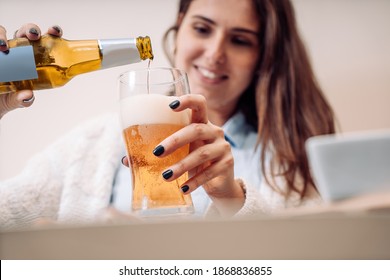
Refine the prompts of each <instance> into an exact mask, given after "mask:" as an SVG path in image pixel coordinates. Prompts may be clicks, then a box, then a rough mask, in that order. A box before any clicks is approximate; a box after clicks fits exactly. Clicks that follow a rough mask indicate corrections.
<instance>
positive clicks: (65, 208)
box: [0, 114, 320, 229]
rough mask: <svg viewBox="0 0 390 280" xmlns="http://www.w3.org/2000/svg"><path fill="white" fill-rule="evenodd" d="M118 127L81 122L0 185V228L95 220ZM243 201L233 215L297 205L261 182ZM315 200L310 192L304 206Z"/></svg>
mask: <svg viewBox="0 0 390 280" xmlns="http://www.w3.org/2000/svg"><path fill="white" fill-rule="evenodd" d="M119 124H120V122H119V118H118V116H117V115H116V114H110V115H104V116H101V117H99V118H96V119H93V120H91V121H88V122H85V123H83V124H81V125H80V126H78V127H77V128H75V129H74V130H72V131H71V132H69V133H68V134H67V135H65V136H64V137H62V138H60V139H59V140H58V141H56V142H55V143H53V144H52V145H50V146H49V147H47V148H46V149H45V150H44V151H43V152H41V153H39V154H37V155H36V156H34V157H33V158H32V159H31V160H30V161H29V162H28V164H27V166H26V167H25V169H24V171H23V172H22V173H21V174H20V175H18V176H16V177H14V178H11V179H9V180H6V181H4V182H0V228H1V229H8V228H20V227H28V226H31V225H33V224H34V223H35V222H36V221H38V220H40V219H42V218H44V219H50V220H54V221H57V222H60V223H66V222H70V223H86V222H95V221H98V220H101V219H102V217H104V216H105V215H104V213H105V211H106V209H107V207H108V206H109V201H110V196H111V192H112V186H113V181H114V179H115V175H116V172H117V169H118V165H119V164H121V163H120V161H121V158H122V157H123V154H122V150H123V148H122V147H123V141H122V136H121V130H120V125H119ZM243 179H244V181H245V178H243ZM246 196H247V197H246V202H245V205H244V206H243V208H242V209H241V210H240V212H239V213H237V216H242V215H248V214H253V213H259V212H262V213H264V212H266V213H272V212H273V211H275V210H278V209H281V208H286V207H291V206H296V205H297V204H298V203H299V199H298V197H291V198H290V199H289V200H287V201H286V200H285V199H284V197H283V196H282V195H280V194H278V193H276V192H274V191H273V190H272V189H271V188H270V187H269V186H267V185H266V184H265V183H262V184H261V186H247V195H246ZM319 201H320V199H319V197H318V195H317V194H316V193H315V192H314V191H312V192H311V194H310V195H309V198H308V199H307V200H306V202H305V204H312V203H318V202H319ZM210 212H212V210H210Z"/></svg>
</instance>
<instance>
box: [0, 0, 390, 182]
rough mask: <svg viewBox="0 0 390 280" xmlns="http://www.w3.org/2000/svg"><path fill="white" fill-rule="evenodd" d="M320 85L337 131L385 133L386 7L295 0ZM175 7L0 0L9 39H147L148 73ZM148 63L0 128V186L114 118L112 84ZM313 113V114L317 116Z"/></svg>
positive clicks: (65, 91) (377, 0)
mask: <svg viewBox="0 0 390 280" xmlns="http://www.w3.org/2000/svg"><path fill="white" fill-rule="evenodd" d="M292 2H293V4H294V7H295V11H296V16H297V20H298V25H299V28H300V31H301V34H302V37H303V39H304V41H305V43H306V46H307V49H308V52H309V55H310V58H311V60H312V63H313V66H314V72H315V74H316V76H317V78H318V81H319V84H320V85H321V87H322V88H323V90H324V92H325V94H326V96H327V98H328V99H329V101H330V103H331V105H332V106H333V108H334V110H335V112H336V115H337V118H338V120H339V124H340V128H339V130H340V131H343V132H350V131H362V130H381V129H390V108H389V107H390V79H389V75H390V53H389V50H390V29H389V26H390V17H389V14H390V1H388V0H292ZM177 3H178V1H177V0H163V1H161V0H138V1H135V0H111V1H95V0H67V1H59V0H13V1H5V0H0V24H1V25H3V26H4V27H6V28H7V30H8V36H9V38H11V37H12V35H13V33H14V31H15V30H17V29H18V28H19V27H20V26H21V25H22V24H24V23H27V22H34V23H36V24H38V25H39V26H40V27H41V29H42V32H46V30H47V28H48V27H50V26H52V25H55V24H57V25H59V26H61V27H62V28H63V30H64V36H63V37H64V38H66V39H69V40H78V39H80V40H82V39H109V38H125V37H136V36H146V35H148V36H150V37H151V39H152V46H153V51H154V55H155V59H154V61H153V62H152V65H151V66H152V67H156V66H167V65H168V61H167V59H166V57H165V56H164V54H163V52H162V47H161V40H162V35H163V33H164V32H165V30H166V29H167V28H168V27H169V26H170V25H171V24H172V23H173V22H174V19H175V15H176V11H177V10H176V9H177ZM146 66H147V62H141V63H138V64H133V65H127V66H121V67H117V68H112V69H106V70H103V71H97V72H93V73H88V74H84V75H81V76H78V77H76V78H74V79H73V80H72V81H71V82H69V83H68V84H67V85H65V86H64V87H61V88H58V89H52V90H44V91H37V92H35V96H36V100H35V102H34V105H33V106H32V107H30V108H28V109H21V110H16V111H14V112H11V113H9V114H7V115H6V116H4V117H3V119H1V121H0V180H4V179H7V178H9V177H12V176H14V175H16V174H18V173H19V172H20V171H21V170H22V168H23V167H24V165H25V164H26V162H27V160H28V159H29V158H30V157H31V156H32V155H34V154H35V153H37V152H39V151H40V150H42V149H44V148H45V147H46V146H47V145H48V144H50V143H52V142H53V141H55V140H56V139H57V138H59V137H61V135H63V134H64V133H66V132H67V131H69V130H70V129H71V128H73V127H75V126H76V125H77V124H79V123H80V122H82V121H85V120H87V119H90V118H93V117H94V116H98V115H101V114H104V113H107V112H115V111H117V110H118V93H117V77H118V76H119V74H120V73H121V72H124V71H126V70H128V69H132V68H140V67H146ZM315 109H316V108H313V110H315Z"/></svg>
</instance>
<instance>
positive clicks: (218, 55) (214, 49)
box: [206, 35, 226, 65]
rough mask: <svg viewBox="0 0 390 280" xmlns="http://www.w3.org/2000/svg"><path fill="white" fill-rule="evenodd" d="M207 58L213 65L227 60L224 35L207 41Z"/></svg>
mask: <svg viewBox="0 0 390 280" xmlns="http://www.w3.org/2000/svg"><path fill="white" fill-rule="evenodd" d="M206 47H207V59H208V61H209V63H210V64H211V65H214V64H217V65H219V64H223V63H225V62H226V49H225V40H224V38H223V36H221V35H218V36H214V37H213V38H211V40H209V42H207V46H206Z"/></svg>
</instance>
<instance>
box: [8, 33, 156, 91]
mask: <svg viewBox="0 0 390 280" xmlns="http://www.w3.org/2000/svg"><path fill="white" fill-rule="evenodd" d="M8 45H9V47H10V48H9V52H8V54H7V53H2V52H0V94H4V93H9V92H15V91H19V90H23V89H31V90H41V89H50V88H55V87H60V86H63V85H65V84H66V83H67V82H69V81H70V80H71V79H72V78H73V77H75V76H77V75H80V74H83V73H88V72H92V71H96V70H100V69H105V68H110V67H115V66H120V65H125V64H131V63H136V62H140V61H141V60H145V59H151V60H152V59H153V52H152V47H151V42H150V38H149V37H148V36H146V37H137V38H127V39H103V40H73V41H71V40H66V39H63V38H60V37H56V36H52V35H49V34H47V35H43V36H42V37H41V38H40V39H39V40H38V41H29V40H28V39H26V38H16V39H12V40H9V41H8Z"/></svg>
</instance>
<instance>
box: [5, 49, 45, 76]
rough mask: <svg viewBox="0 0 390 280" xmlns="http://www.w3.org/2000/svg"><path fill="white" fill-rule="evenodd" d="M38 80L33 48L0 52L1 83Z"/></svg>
mask: <svg viewBox="0 0 390 280" xmlns="http://www.w3.org/2000/svg"><path fill="white" fill-rule="evenodd" d="M37 78H38V72H37V69H36V66H35V59H34V51H33V48H32V46H22V47H15V48H10V49H9V53H8V54H5V53H3V52H0V82H13V81H23V80H32V79H37Z"/></svg>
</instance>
